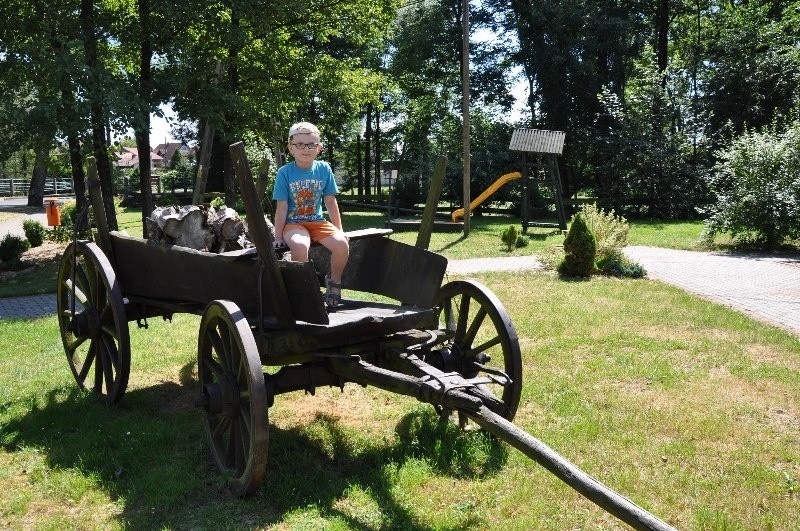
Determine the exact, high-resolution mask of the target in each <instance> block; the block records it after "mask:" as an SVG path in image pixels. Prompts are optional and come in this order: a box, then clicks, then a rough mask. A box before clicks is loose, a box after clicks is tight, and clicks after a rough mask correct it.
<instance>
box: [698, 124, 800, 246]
mask: <svg viewBox="0 0 800 531" xmlns="http://www.w3.org/2000/svg"><path fill="white" fill-rule="evenodd" d="M718 158H719V162H718V163H717V165H716V167H715V168H714V172H713V173H712V174H711V176H710V178H709V186H710V188H711V189H712V190H713V192H714V193H715V194H716V197H717V201H716V204H715V205H713V206H712V207H711V209H710V212H709V213H710V216H709V218H708V219H707V220H706V227H705V231H704V233H703V236H702V239H703V240H705V241H706V242H707V243H710V242H712V241H713V240H714V237H715V236H716V235H717V234H719V233H721V232H728V233H730V234H731V236H732V237H733V239H734V240H735V241H738V242H739V243H744V242H752V243H756V244H759V245H761V246H764V247H767V248H770V247H776V246H778V245H780V244H781V243H783V242H785V241H786V240H787V239H793V238H800V122H798V123H795V124H794V125H793V126H792V127H790V128H789V129H787V130H786V132H785V133H783V134H779V133H778V132H776V131H774V130H769V131H765V132H759V133H753V132H749V131H748V132H745V133H744V134H742V135H741V136H740V137H739V138H736V139H734V140H733V141H732V142H731V144H730V146H729V147H728V148H726V149H723V150H721V151H720V152H719V153H718Z"/></svg>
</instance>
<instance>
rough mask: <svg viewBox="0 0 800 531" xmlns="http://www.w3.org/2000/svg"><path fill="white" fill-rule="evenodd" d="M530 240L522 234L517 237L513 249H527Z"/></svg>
mask: <svg viewBox="0 0 800 531" xmlns="http://www.w3.org/2000/svg"><path fill="white" fill-rule="evenodd" d="M528 243H530V240H529V239H528V237H527V236H525V235H524V234H520V235H519V236H517V241H515V242H514V247H516V248H517V249H519V248H520V247H527V246H528Z"/></svg>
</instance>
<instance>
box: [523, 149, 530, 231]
mask: <svg viewBox="0 0 800 531" xmlns="http://www.w3.org/2000/svg"><path fill="white" fill-rule="evenodd" d="M530 186H531V185H530V176H529V175H528V156H527V154H526V153H525V152H524V151H523V152H522V233H523V234H525V233H527V232H528V223H530V221H531V211H530V205H529V203H530V194H531V189H530Z"/></svg>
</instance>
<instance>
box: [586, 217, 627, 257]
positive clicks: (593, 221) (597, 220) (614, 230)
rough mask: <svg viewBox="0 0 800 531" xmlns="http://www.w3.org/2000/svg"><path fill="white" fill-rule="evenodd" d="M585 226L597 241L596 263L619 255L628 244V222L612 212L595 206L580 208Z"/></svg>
mask: <svg viewBox="0 0 800 531" xmlns="http://www.w3.org/2000/svg"><path fill="white" fill-rule="evenodd" d="M581 213H582V214H583V218H584V219H585V220H586V225H587V226H588V227H589V230H591V231H592V233H593V234H594V237H595V239H596V240H597V257H596V259H597V261H598V262H599V261H601V260H606V259H608V258H612V257H614V256H617V255H618V254H619V252H618V251H620V250H621V249H622V248H623V247H625V246H626V245H627V244H628V232H629V231H630V226H629V225H628V221H627V220H626V219H625V218H624V217H622V216H617V215H616V214H615V213H614V210H613V209H612V210H610V211H609V212H605V211H603V210H602V209H599V208H597V207H596V206H595V205H584V206H583V207H582V208H581Z"/></svg>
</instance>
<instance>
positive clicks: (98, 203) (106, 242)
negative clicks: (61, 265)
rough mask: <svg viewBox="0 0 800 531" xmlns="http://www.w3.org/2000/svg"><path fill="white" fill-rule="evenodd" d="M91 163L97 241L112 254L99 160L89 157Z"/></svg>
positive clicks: (90, 193)
mask: <svg viewBox="0 0 800 531" xmlns="http://www.w3.org/2000/svg"><path fill="white" fill-rule="evenodd" d="M86 162H87V163H88V165H89V199H90V200H91V203H92V211H93V212H94V223H95V225H96V226H97V243H98V245H99V246H100V248H101V249H102V250H103V252H104V253H106V256H109V257H110V256H111V237H110V236H109V231H108V221H107V220H106V209H105V207H104V206H103V190H102V189H101V188H100V177H99V175H98V173H97V160H96V159H95V158H94V157H87V158H86Z"/></svg>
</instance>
